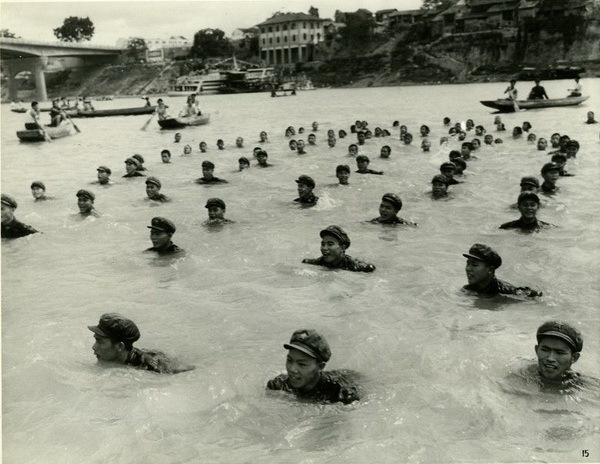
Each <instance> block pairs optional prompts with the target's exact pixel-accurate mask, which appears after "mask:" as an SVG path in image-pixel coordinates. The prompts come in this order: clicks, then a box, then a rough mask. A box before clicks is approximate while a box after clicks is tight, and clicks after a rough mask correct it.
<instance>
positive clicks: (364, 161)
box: [356, 155, 383, 176]
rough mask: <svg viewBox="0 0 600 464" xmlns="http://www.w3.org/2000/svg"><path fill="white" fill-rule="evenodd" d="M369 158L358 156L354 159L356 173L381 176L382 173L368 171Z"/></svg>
mask: <svg viewBox="0 0 600 464" xmlns="http://www.w3.org/2000/svg"><path fill="white" fill-rule="evenodd" d="M369 163H370V160H369V157H368V156H365V155H359V156H357V157H356V167H357V168H358V170H357V171H356V172H357V173H358V174H376V175H378V176H381V175H382V174H383V171H375V170H373V169H369Z"/></svg>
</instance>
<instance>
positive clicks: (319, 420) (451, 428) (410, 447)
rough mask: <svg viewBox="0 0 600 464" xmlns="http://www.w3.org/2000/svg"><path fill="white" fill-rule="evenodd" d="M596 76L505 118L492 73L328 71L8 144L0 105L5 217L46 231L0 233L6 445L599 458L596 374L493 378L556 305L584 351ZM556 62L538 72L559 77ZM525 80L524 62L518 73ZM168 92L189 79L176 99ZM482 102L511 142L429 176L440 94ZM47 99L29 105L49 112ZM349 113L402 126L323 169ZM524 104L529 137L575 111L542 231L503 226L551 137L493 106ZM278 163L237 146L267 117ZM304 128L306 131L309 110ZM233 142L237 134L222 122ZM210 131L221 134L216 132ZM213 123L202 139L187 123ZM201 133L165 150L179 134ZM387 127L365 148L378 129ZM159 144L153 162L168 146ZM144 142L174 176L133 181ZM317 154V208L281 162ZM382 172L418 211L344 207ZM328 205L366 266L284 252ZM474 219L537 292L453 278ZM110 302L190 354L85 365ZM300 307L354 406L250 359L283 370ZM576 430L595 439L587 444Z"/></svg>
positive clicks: (472, 104)
mask: <svg viewBox="0 0 600 464" xmlns="http://www.w3.org/2000/svg"><path fill="white" fill-rule="evenodd" d="M599 82H600V81H599V80H598V79H586V80H585V82H583V84H584V89H585V92H586V93H589V94H590V95H591V98H590V99H589V100H588V101H587V102H585V103H584V104H583V105H581V106H578V107H573V108H554V109H546V110H536V111H528V112H521V113H518V114H507V115H503V116H502V118H503V121H504V122H505V124H506V127H507V128H508V129H509V132H504V133H497V132H495V128H494V126H493V125H492V121H493V118H494V116H493V115H492V114H490V111H491V110H489V109H487V108H485V107H483V106H482V105H481V104H480V103H479V100H483V99H493V98H496V97H498V96H500V95H502V91H503V90H504V88H505V87H506V84H501V83H496V84H473V85H452V86H447V85H440V86H412V87H393V88H370V89H340V90H333V89H323V90H316V91H312V92H299V93H298V95H297V96H296V97H293V98H270V97H269V95H268V94H246V95H235V96H230V95H226V96H219V95H216V96H207V97H204V98H202V99H201V107H202V109H203V111H204V112H208V113H211V120H210V124H208V125H206V126H201V127H196V128H187V129H185V130H182V131H181V133H182V136H183V140H182V142H181V143H180V144H175V143H174V142H173V135H174V133H173V131H161V130H159V127H158V125H157V124H156V122H155V121H152V122H151V124H150V126H149V128H148V130H147V131H145V132H143V131H140V128H141V126H142V125H143V124H144V122H146V120H147V119H148V117H147V116H140V117H114V118H103V119H89V120H83V119H77V120H75V122H76V124H77V125H78V127H79V128H80V129H81V134H78V135H75V136H72V137H67V138H63V139H59V140H55V141H53V142H52V143H39V144H24V143H19V141H18V140H17V138H16V136H15V131H16V130H18V129H19V128H20V127H21V126H22V123H23V115H16V114H14V113H11V112H10V111H9V109H8V107H7V106H6V105H5V106H3V107H2V110H1V116H2V134H1V142H2V192H3V193H9V194H11V195H12V196H14V197H15V198H16V199H17V201H18V202H19V208H18V209H17V211H16V213H17V217H18V218H19V219H20V220H22V221H23V222H25V223H28V224H31V225H33V226H34V227H35V228H37V229H38V230H40V231H43V234H36V235H34V236H31V237H29V238H25V239H19V240H14V241H10V242H3V243H2V351H3V357H2V367H3V370H2V379H3V435H4V440H3V455H4V462H6V463H20V464H26V463H44V464H46V463H61V464H65V463H80V462H84V461H85V462H89V463H98V464H106V463H119V464H124V463H158V464H167V463H197V462H211V463H212V462H217V463H233V462H247V463H260V462H265V463H267V462H269V463H271V462H273V463H275V462H276V463H281V462H295V463H339V462H349V463H366V462H374V463H396V462H515V461H525V462H531V461H536V462H566V461H568V462H591V461H598V460H599V459H600V454H599V453H600V447H599V446H598V443H599V442H600V441H599V435H600V430H599V425H598V424H599V418H600V411H599V400H598V396H597V392H590V391H585V390H584V391H582V392H580V393H578V394H577V396H556V395H548V394H542V393H538V392H536V391H535V389H533V390H532V389H528V388H525V387H520V386H515V385H511V384H510V382H509V381H508V380H507V377H508V376H509V375H510V373H511V372H513V371H515V370H517V369H519V368H521V367H523V366H526V365H528V364H530V363H531V362H533V360H534V359H535V355H534V345H535V331H536V329H537V327H538V326H539V325H540V324H541V323H542V322H544V321H546V320H549V319H553V318H558V319H563V320H566V321H568V322H571V323H573V324H574V325H576V326H577V327H579V328H580V330H581V331H582V332H583V335H584V338H585V345H584V350H583V353H582V356H581V359H580V360H579V361H578V363H577V364H575V366H574V367H575V368H576V369H575V370H577V371H579V372H582V373H585V374H588V375H591V376H594V377H599V376H600V365H599V364H600V363H599V356H598V353H599V339H598V333H599V329H600V323H599V318H598V303H599V302H600V285H599V283H600V282H599V277H598V276H599V273H598V262H599V258H600V256H599V255H600V253H599V251H598V250H599V249H600V248H599V237H600V221H599V220H598V219H599V218H598V216H599V212H600V200H599V198H600V197H599V195H598V193H597V191H596V189H597V188H598V187H599V186H600V182H599V179H600V170H599V164H600V144H599V137H598V136H599V128H600V125H586V124H584V123H583V122H584V120H585V118H586V113H587V111H589V110H596V114H597V115H600V105H599V102H600V86H599V85H598V84H599ZM571 85H572V82H571V81H552V82H546V83H545V87H546V90H547V92H548V93H549V94H550V95H551V96H560V97H562V96H563V95H566V89H567V88H569V87H570V86H571ZM518 87H519V89H520V91H521V93H526V92H527V90H528V89H529V83H519V86H518ZM167 102H168V104H169V105H170V106H171V107H172V108H174V109H178V108H179V107H180V106H182V105H183V99H181V98H169V99H167ZM141 103H142V102H141V100H139V99H129V100H116V101H112V102H97V103H96V104H95V105H96V107H97V108H99V109H100V108H113V107H127V106H137V105H138V104H141ZM444 116H449V117H450V118H451V119H452V120H453V121H465V120H466V119H467V118H472V119H474V120H475V123H476V124H482V125H484V126H485V127H486V128H487V129H488V131H491V133H493V134H494V135H495V136H501V137H503V138H504V142H505V143H504V144H502V145H497V146H494V147H491V148H489V147H488V148H485V147H483V148H482V149H481V150H480V151H479V152H478V153H477V156H478V158H479V159H478V160H476V161H472V162H470V163H469V167H468V169H467V171H466V176H465V179H464V180H465V183H464V184H462V185H458V186H453V187H451V190H452V195H453V198H452V199H451V200H449V201H437V202H436V201H432V200H431V198H430V197H429V196H428V194H427V192H428V191H429V190H430V184H429V182H430V180H431V178H432V176H433V175H434V174H437V173H438V168H439V165H440V164H441V163H442V162H443V161H445V160H446V157H447V154H448V151H449V150H450V149H453V148H457V147H459V143H458V142H452V143H451V144H450V145H449V146H446V147H442V149H440V147H439V143H438V141H439V137H440V136H442V135H444V134H445V133H446V132H447V130H446V129H445V128H443V126H442V118H443V117H444ZM43 117H44V118H46V117H47V114H44V115H43ZM356 119H361V120H363V119H364V120H368V121H369V127H370V128H371V129H372V130H373V129H374V128H375V127H376V126H381V127H383V128H388V129H390V130H392V127H391V126H392V122H393V121H394V120H399V121H400V123H401V124H406V125H407V126H408V127H409V130H410V132H412V133H413V134H414V135H415V141H414V143H413V145H412V146H410V147H405V146H403V145H401V143H400V142H399V141H398V137H397V132H396V131H395V130H392V133H393V134H394V136H393V137H388V138H373V139H371V140H368V141H367V144H366V145H365V146H364V147H363V148H362V149H361V152H362V153H365V154H367V155H369V156H370V158H371V160H372V162H371V168H373V169H381V170H384V171H385V175H384V176H360V175H357V174H352V175H351V177H350V184H351V185H350V186H348V187H338V186H336V185H335V184H336V183H337V179H336V178H335V166H336V165H338V164H350V165H351V167H352V170H353V171H354V170H355V163H354V160H353V159H352V158H348V157H347V156H346V153H347V146H348V144H349V143H351V142H354V140H353V139H352V138H351V137H348V138H346V139H343V140H340V139H338V145H337V146H336V147H335V148H333V149H330V148H329V147H327V144H326V131H327V129H329V128H333V129H335V130H336V132H337V130H338V129H340V128H344V129H346V130H347V131H348V132H349V126H350V125H351V124H353V122H354V121H355V120H356ZM314 120H316V121H318V122H319V123H320V127H319V131H318V132H317V134H318V140H317V143H318V144H317V146H316V147H307V152H308V154H307V155H305V156H303V157H301V156H298V155H296V154H295V152H291V151H290V150H289V149H288V147H287V139H286V138H285V137H284V130H285V128H286V127H287V126H289V125H291V126H294V127H296V128H297V127H299V126H304V127H305V128H307V129H308V128H310V124H311V123H312V121H314ZM525 120H528V121H529V122H531V124H532V126H533V129H532V131H533V132H535V133H536V134H537V135H538V136H544V137H546V138H549V137H550V135H551V133H553V132H559V133H567V134H569V135H571V137H572V138H576V139H577V140H579V142H580V143H581V150H580V152H579V155H578V156H577V158H576V159H574V160H569V163H568V166H567V168H568V169H569V171H571V172H572V173H574V174H575V175H576V176H575V177H571V178H561V179H560V180H559V185H560V187H561V192H560V193H559V194H558V195H557V196H556V197H554V198H552V199H549V200H548V203H547V205H546V207H545V208H543V209H541V210H540V213H539V218H540V219H542V220H544V221H547V222H550V223H552V224H555V225H557V226H558V227H556V228H553V229H549V230H545V231H543V232H542V233H539V234H534V235H521V234H517V233H514V232H510V231H501V230H498V225H499V224H501V223H503V222H507V221H509V220H512V219H516V218H517V217H518V212H516V211H515V210H511V209H510V208H509V205H510V204H512V203H514V202H515V201H516V197H517V195H518V191H519V180H520V178H521V176H523V175H538V176H539V170H540V168H541V166H542V165H543V164H544V163H545V162H547V161H549V157H548V156H547V155H546V154H545V153H544V152H538V151H536V149H535V147H534V146H532V145H529V144H528V143H527V142H526V141H525V140H512V138H511V137H510V129H511V128H512V127H513V126H514V125H521V123H522V122H523V121H525ZM421 124H428V125H429V126H430V128H431V137H430V138H431V140H432V145H433V148H432V151H431V153H430V154H424V153H422V152H421V150H420V148H419V145H420V141H421V140H420V137H419V136H418V128H419V126H420V125H421ZM261 130H265V131H267V132H268V133H269V139H270V141H269V143H267V144H264V145H263V147H264V148H266V150H267V151H268V153H269V161H270V162H271V163H272V164H273V165H274V166H273V167H272V168H269V169H260V168H257V167H255V166H254V162H253V166H252V168H250V169H249V170H247V171H245V172H243V173H239V172H237V159H238V158H239V157H240V156H247V157H251V150H252V148H253V147H254V146H257V145H258V143H257V141H258V137H259V132H260V131H261ZM308 132H309V131H308V130H307V133H306V134H305V135H307V134H308ZM237 136H242V137H244V139H245V148H244V149H237V148H235V144H234V142H235V138H236V137H237ZM219 138H222V139H224V140H225V143H226V149H225V150H224V151H218V150H217V148H216V141H217V139H219ZM201 140H205V141H206V142H207V143H208V146H209V151H208V153H206V154H201V153H200V152H199V150H198V144H199V142H200V141H201ZM186 143H189V144H191V145H192V146H193V149H194V151H193V153H192V155H191V156H187V157H184V156H181V155H182V152H183V145H184V144H186ZM385 144H389V145H391V147H392V156H391V158H390V159H388V160H384V159H379V158H378V156H379V155H378V154H379V149H380V147H381V146H382V145H385ZM163 148H168V149H170V150H171V152H172V153H173V161H172V163H171V164H162V163H161V160H160V151H161V149H163ZM134 153H140V154H142V155H143V156H144V157H145V159H146V166H147V168H148V175H155V176H157V177H158V178H159V179H160V180H161V181H162V184H163V189H162V192H163V193H165V194H167V195H168V196H170V197H171V198H172V199H173V201H172V202H171V203H167V204H160V205H151V204H149V203H148V202H147V201H145V187H144V184H143V181H142V180H140V179H137V180H136V179H134V180H128V179H121V176H122V175H123V174H124V164H123V161H124V159H125V158H126V157H128V156H131V155H132V154H134ZM205 159H210V160H212V161H213V162H214V163H215V164H216V170H215V175H217V176H219V177H223V178H225V179H227V180H229V183H228V184H224V185H214V186H209V187H206V186H199V185H196V184H194V183H193V179H195V178H197V177H200V176H201V163H202V161H203V160H205ZM99 165H107V166H109V167H110V168H111V169H112V170H113V176H112V177H113V179H114V180H115V181H116V184H115V185H113V186H111V187H109V188H99V187H98V186H93V185H90V182H91V181H93V180H94V179H95V176H96V167H98V166H99ZM301 174H307V175H310V176H312V177H313V178H314V179H315V180H316V182H317V187H316V189H315V193H316V194H317V195H318V196H320V201H319V204H318V206H317V207H315V208H311V209H299V208H298V207H297V206H295V205H293V204H292V200H293V199H294V198H296V196H297V195H296V184H295V182H294V180H295V179H296V178H297V177H298V176H299V175H301ZM34 180H42V181H44V182H45V184H46V187H47V193H48V195H50V196H52V197H54V198H55V199H54V200H53V201H49V202H44V203H41V204H40V203H34V202H33V199H32V197H31V193H30V190H29V185H30V183H31V182H32V181H34ZM80 188H89V189H91V190H92V191H93V192H95V194H96V207H97V209H98V210H99V211H100V212H101V213H102V217H101V218H99V219H97V220H93V219H87V220H85V221H80V220H78V219H76V218H75V217H74V216H73V214H74V213H75V212H76V211H77V204H76V197H75V193H76V192H77V190H78V189H80ZM386 192H396V193H398V194H399V195H400V196H401V198H402V200H403V202H404V207H403V209H402V211H401V212H400V216H402V217H405V218H408V219H411V220H413V221H416V222H418V223H419V227H418V228H384V227H381V226H376V225H373V224H365V223H363V222H362V221H364V220H367V219H371V218H374V217H376V216H378V205H379V201H380V198H381V196H382V194H383V193H386ZM215 196H217V197H220V198H222V199H223V200H225V202H226V203H227V217H229V218H230V219H233V220H235V221H236V223H235V224H232V225H229V226H226V227H224V228H222V229H209V228H206V227H205V226H202V222H203V221H204V220H205V219H206V217H207V214H206V210H205V208H204V204H205V201H206V200H207V199H208V198H210V197H215ZM153 216H165V217H168V218H170V219H172V220H173V221H174V222H175V223H176V224H177V227H178V229H177V233H176V234H175V235H174V242H175V243H176V244H178V245H179V246H180V247H182V248H184V249H185V250H186V252H187V253H186V255H185V257H183V258H181V259H177V260H170V259H166V260H165V259H159V258H156V257H154V256H148V255H147V254H143V253H142V250H144V249H145V248H147V247H149V246H151V243H150V240H149V233H148V229H147V228H146V226H147V225H148V224H149V223H150V219H151V218H152V217H153ZM330 224H338V225H340V226H342V227H343V228H344V229H345V230H346V231H347V232H348V234H349V236H350V238H351V239H352V246H351V248H350V249H349V253H350V254H351V255H352V256H355V257H360V258H363V259H365V260H367V261H369V262H372V263H374V264H375V265H376V266H377V270H376V271H375V272H374V273H372V274H360V273H352V272H343V271H337V272H336V271H327V270H324V269H321V268H318V267H314V266H308V265H303V264H301V261H302V259H303V258H306V257H318V256H319V255H320V251H319V243H320V238H319V235H318V233H319V230H321V229H322V228H324V227H326V226H328V225H330ZM477 242H479V243H486V244H488V245H490V246H492V247H493V248H495V249H496V250H497V251H498V252H499V253H500V254H501V256H502V258H503V265H502V267H501V268H500V269H499V270H498V272H497V275H498V276H499V277H500V278H501V279H505V280H507V281H509V282H511V283H514V284H518V285H528V286H531V287H533V288H538V289H541V290H543V291H544V296H543V297H542V298H540V299H537V300H535V301H518V300H514V299H509V298H498V299H491V300H490V299H487V300H486V299H478V298H475V297H473V296H470V295H466V294H464V293H462V292H461V291H460V288H461V286H462V285H464V284H465V283H466V277H465V273H464V266H465V259H464V258H463V257H462V253H465V252H466V251H467V250H468V249H469V247H470V246H471V245H472V244H473V243H477ZM104 312H119V313H122V314H124V315H126V316H128V317H130V318H131V319H133V320H134V321H136V322H137V324H138V326H139V327H140V330H141V332H142V338H141V340H140V341H139V342H137V343H136V346H140V347H146V348H158V349H162V350H164V351H165V352H167V353H169V354H173V355H177V356H178V357H179V358H180V359H182V360H184V361H186V362H189V363H193V364H195V365H197V369H196V370H194V371H191V372H186V373H182V374H178V375H174V376H168V375H156V374H153V373H149V372H145V371H140V370H136V369H127V368H103V367H100V366H98V365H97V364H96V361H95V358H94V356H93V353H92V350H91V346H92V344H93V338H92V333H91V332H90V331H89V330H88V329H87V325H90V324H96V323H97V321H98V319H99V317H100V315H101V314H102V313H104ZM298 328H315V329H318V330H319V331H321V332H322V333H323V334H324V335H325V336H326V337H327V339H328V340H329V343H330V345H331V349H332V352H333V356H332V359H331V361H330V362H329V363H328V366H327V368H328V369H335V368H348V369H353V370H356V371H358V372H360V373H361V374H362V375H363V380H362V383H363V387H364V389H365V392H366V394H365V398H364V399H363V400H362V401H360V402H358V403H355V404H353V405H349V406H341V405H315V404H306V403H298V402H297V401H294V400H293V399H290V398H289V397H287V396H285V395H269V394H267V393H266V391H265V384H266V382H267V380H268V379H270V378H272V377H274V376H275V375H277V374H278V373H280V372H282V371H284V369H285V355H286V351H285V350H284V349H283V347H282V344H283V343H285V342H287V341H288V340H289V337H290V335H291V333H292V332H293V331H294V330H296V329H298ZM583 450H588V452H589V456H590V457H588V458H585V457H583Z"/></svg>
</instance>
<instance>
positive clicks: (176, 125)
mask: <svg viewBox="0 0 600 464" xmlns="http://www.w3.org/2000/svg"><path fill="white" fill-rule="evenodd" d="M209 120H210V114H201V115H199V116H191V117H189V116H188V117H184V118H167V119H160V120H159V121H158V125H159V126H160V127H161V128H162V129H181V128H182V127H187V126H202V125H204V124H208V121H209Z"/></svg>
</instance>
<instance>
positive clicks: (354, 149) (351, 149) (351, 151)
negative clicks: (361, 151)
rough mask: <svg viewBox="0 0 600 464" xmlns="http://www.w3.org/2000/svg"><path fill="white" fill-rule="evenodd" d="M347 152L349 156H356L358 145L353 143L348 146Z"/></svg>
mask: <svg viewBox="0 0 600 464" xmlns="http://www.w3.org/2000/svg"><path fill="white" fill-rule="evenodd" d="M348 154H349V155H351V156H356V155H357V154H358V147H357V146H356V145H354V144H352V145H350V146H349V147H348Z"/></svg>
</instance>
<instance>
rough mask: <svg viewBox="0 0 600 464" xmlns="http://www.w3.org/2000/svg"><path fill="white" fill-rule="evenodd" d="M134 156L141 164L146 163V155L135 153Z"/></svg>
mask: <svg viewBox="0 0 600 464" xmlns="http://www.w3.org/2000/svg"><path fill="white" fill-rule="evenodd" d="M132 158H134V159H136V160H138V161H139V162H140V164H144V157H143V156H142V155H137V154H136V155H133V156H132Z"/></svg>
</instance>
